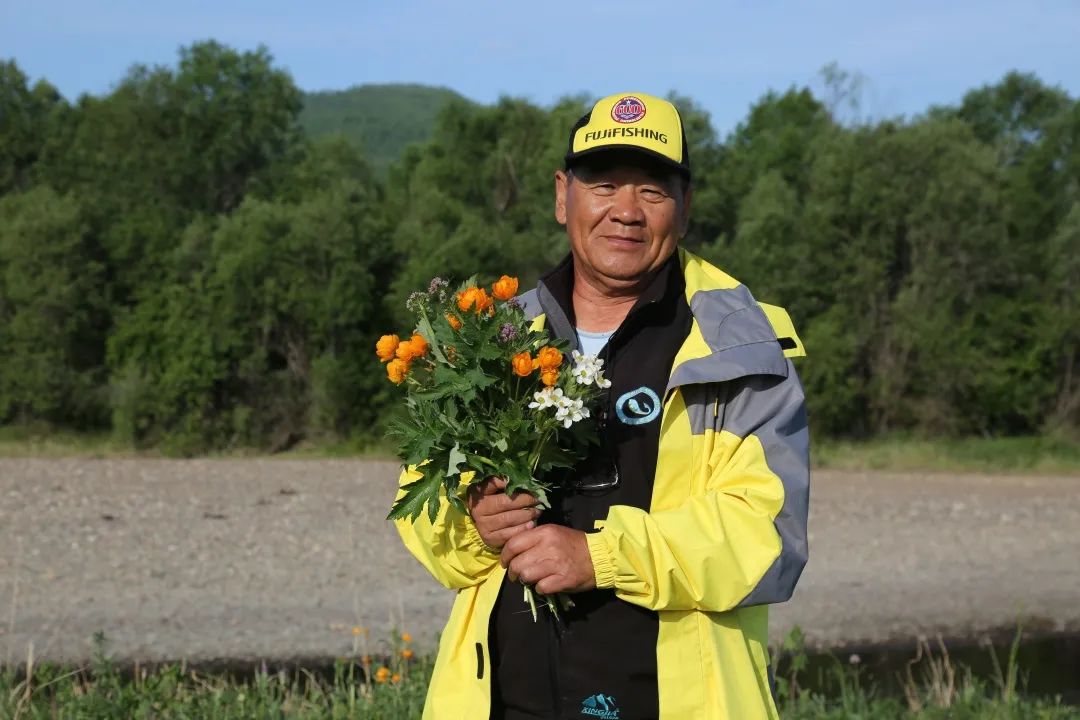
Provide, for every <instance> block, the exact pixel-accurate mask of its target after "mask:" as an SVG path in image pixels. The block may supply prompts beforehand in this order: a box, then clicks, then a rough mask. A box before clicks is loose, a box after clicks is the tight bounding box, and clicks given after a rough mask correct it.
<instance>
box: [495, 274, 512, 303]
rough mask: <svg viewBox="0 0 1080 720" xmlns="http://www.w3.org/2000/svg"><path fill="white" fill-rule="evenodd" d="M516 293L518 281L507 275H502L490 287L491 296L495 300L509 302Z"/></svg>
mask: <svg viewBox="0 0 1080 720" xmlns="http://www.w3.org/2000/svg"><path fill="white" fill-rule="evenodd" d="M517 291H518V279H517V278H513V277H510V276H509V275H503V276H502V277H501V278H499V279H498V280H496V281H495V284H494V285H492V286H491V294H492V295H494V296H495V299H496V300H509V299H510V298H512V297H514V296H515V295H517Z"/></svg>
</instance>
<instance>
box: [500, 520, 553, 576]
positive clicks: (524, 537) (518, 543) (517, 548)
mask: <svg viewBox="0 0 1080 720" xmlns="http://www.w3.org/2000/svg"><path fill="white" fill-rule="evenodd" d="M542 535H543V531H542V530H541V529H538V528H532V529H530V530H529V531H527V532H520V533H518V534H516V535H514V537H512V538H510V539H509V540H508V541H507V542H506V544H505V545H503V549H502V554H501V555H500V556H499V562H500V563H502V566H503V567H506V568H508V567H510V563H512V562H513V561H514V558H516V557H517V556H518V555H520V554H522V553H523V552H526V551H527V550H528V549H529V548H531V547H532V546H534V545H536V543H538V542H540V540H541V538H542Z"/></svg>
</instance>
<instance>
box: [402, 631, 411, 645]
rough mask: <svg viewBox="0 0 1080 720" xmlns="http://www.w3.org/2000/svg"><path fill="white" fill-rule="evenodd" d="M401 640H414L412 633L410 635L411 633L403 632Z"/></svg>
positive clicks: (406, 641)
mask: <svg viewBox="0 0 1080 720" xmlns="http://www.w3.org/2000/svg"><path fill="white" fill-rule="evenodd" d="M401 642H403V643H411V642H412V635H410V634H409V633H401Z"/></svg>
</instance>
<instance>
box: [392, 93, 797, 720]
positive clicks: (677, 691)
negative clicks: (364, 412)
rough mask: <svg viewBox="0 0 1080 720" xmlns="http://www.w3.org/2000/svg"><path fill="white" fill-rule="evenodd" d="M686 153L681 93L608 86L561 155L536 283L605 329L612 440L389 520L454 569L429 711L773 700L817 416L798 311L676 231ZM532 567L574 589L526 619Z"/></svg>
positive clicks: (558, 310) (623, 709) (684, 714)
mask: <svg viewBox="0 0 1080 720" xmlns="http://www.w3.org/2000/svg"><path fill="white" fill-rule="evenodd" d="M690 180H691V173H690V165H689V158H688V153H687V148H686V138H685V133H684V131H683V126H682V120H681V118H680V116H679V113H678V110H677V109H676V108H675V107H674V106H673V105H671V104H670V103H668V102H666V101H664V100H661V99H659V98H655V97H651V96H648V95H644V94H640V93H636V94H620V95H613V96H610V97H607V98H604V99H602V100H600V101H599V102H598V103H597V104H596V105H595V106H594V107H593V109H592V111H591V112H590V113H589V114H587V115H585V116H584V117H582V118H581V120H579V121H578V123H577V124H576V125H575V126H574V128H573V129H572V130H571V134H570V142H569V148H568V152H567V154H566V166H565V168H564V170H561V171H559V172H556V174H555V217H556V219H557V220H558V221H559V222H560V223H561V224H563V225H565V226H566V230H567V235H568V237H569V240H570V248H571V253H570V255H569V256H568V257H567V258H566V260H564V261H563V262H562V263H561V264H560V265H559V266H558V267H557V268H555V269H554V270H553V271H552V272H551V273H549V274H548V275H547V276H545V277H544V278H543V279H542V280H541V282H540V284H539V285H538V287H537V288H536V289H535V290H533V291H531V292H529V293H526V294H525V295H524V296H523V297H522V298H521V300H522V302H523V303H524V304H525V306H526V310H527V312H529V314H530V315H533V316H536V318H537V321H538V322H540V323H543V326H544V327H545V328H546V329H547V331H548V332H549V333H551V334H553V335H555V336H557V337H561V338H563V339H566V340H568V341H570V342H571V343H573V344H574V345H575V346H576V347H579V348H582V347H584V348H585V350H586V351H587V352H596V351H598V352H599V354H600V356H601V357H602V358H604V360H605V366H604V369H605V374H606V376H607V377H608V379H610V380H611V382H612V387H611V388H610V390H609V397H608V399H607V400H606V407H605V408H604V409H603V411H602V412H601V413H600V414H599V415H600V416H599V417H598V418H597V422H598V428H599V432H600V437H601V446H600V447H599V448H598V449H597V450H596V451H595V452H593V453H592V455H591V456H590V457H589V458H588V459H587V460H586V461H585V462H583V463H582V464H581V465H580V466H579V467H576V468H574V471H573V472H571V473H569V474H568V476H567V477H565V478H562V479H561V481H560V483H559V490H558V491H556V492H553V493H552V498H551V499H552V507H551V509H550V510H547V511H544V512H543V513H541V512H540V511H539V510H538V509H537V508H536V507H535V498H532V497H530V496H528V495H518V496H515V497H509V496H507V495H506V494H505V493H503V492H502V489H503V487H505V484H504V483H503V481H501V480H499V479H496V478H490V479H488V480H486V481H484V482H483V483H480V484H478V485H476V486H474V488H473V490H472V492H471V493H470V495H469V498H468V506H469V509H470V513H469V515H468V516H465V515H463V514H461V513H458V512H456V511H455V510H453V509H452V508H449V507H447V508H445V509H444V510H443V511H442V513H441V514H440V515H439V517H438V519H437V520H436V522H435V523H434V525H433V524H431V523H429V522H427V520H426V518H424V517H422V518H421V519H420V520H419V521H418V522H417V523H416V524H415V525H414V524H412V523H410V522H408V521H403V522H399V523H398V525H397V527H398V530H399V532H400V533H401V535H402V537H403V539H404V541H405V543H406V545H407V546H408V548H409V549H410V550H411V551H412V552H413V553H414V554H415V555H416V556H417V558H418V559H419V560H420V561H421V562H422V563H423V564H424V565H425V566H426V567H427V568H428V569H429V570H430V571H431V572H432V573H433V574H434V575H435V577H436V578H437V579H439V580H440V581H441V582H443V583H444V584H445V585H447V586H448V587H451V588H456V589H459V590H460V592H459V593H458V597H457V601H456V603H455V605H454V608H453V611H452V613H451V616H450V620H449V622H448V623H447V626H446V630H445V631H444V633H443V636H442V639H441V642H440V647H439V655H438V660H437V662H436V667H435V671H434V675H433V678H432V683H431V686H430V689H429V694H428V701H427V705H426V707H425V711H424V717H425V718H433V719H439V718H480V719H483V718H489V717H490V718H496V719H505V720H521V719H524V718H588V717H592V718H607V719H614V718H618V719H619V720H636V719H637V718H662V719H663V720H669V719H671V720H674V719H675V718H678V719H679V720H686V719H689V718H709V719H712V718H716V719H720V718H725V719H732V720H734V719H738V720H745V719H753V718H775V717H776V709H775V706H774V704H773V700H772V695H771V692H770V668H769V667H768V652H767V649H766V643H767V631H768V609H767V604H768V603H773V602H782V601H784V600H787V599H788V598H789V597H790V595H791V592H792V590H793V589H794V586H795V583H796V581H797V580H798V577H799V574H800V572H801V571H802V567H803V565H804V564H805V562H806V558H807V544H806V513H807V503H808V486H809V471H808V433H807V426H806V413H805V407H804V402H803V393H802V388H801V386H800V384H799V381H798V378H797V376H796V373H795V370H794V368H793V366H792V364H791V361H790V359H789V358H790V357H794V356H797V355H802V354H803V353H802V345H801V343H800V342H799V340H798V338H797V337H796V335H795V333H794V330H793V329H792V327H791V322H790V320H789V319H788V318H787V315H786V313H784V311H783V310H780V309H779V308H773V307H770V306H764V305H760V304H758V303H757V302H756V301H755V300H754V298H753V297H752V296H751V294H750V292H749V291H748V290H747V289H746V288H745V287H744V286H742V285H741V284H739V282H738V281H736V280H734V279H733V278H731V277H730V276H728V275H726V274H725V273H723V272H721V271H720V270H718V269H717V268H715V267H713V266H711V265H709V264H707V263H705V262H704V261H702V260H700V259H699V258H697V257H695V256H693V255H692V254H690V253H688V252H686V251H684V250H681V249H679V248H678V243H679V240H680V239H681V238H682V237H683V235H684V234H685V232H686V228H687V223H688V221H689V217H690V201H691V186H690ZM518 581H520V582H522V583H526V584H529V585H532V586H533V587H534V588H535V590H537V591H538V592H540V593H547V594H553V593H566V594H567V595H568V597H570V598H571V599H572V600H573V602H574V606H573V607H572V608H570V609H569V610H567V611H566V612H564V613H561V614H560V617H559V618H558V619H556V618H554V617H553V616H551V615H550V614H548V613H542V614H541V617H540V618H539V620H538V621H537V622H535V623H534V622H533V621H532V618H531V615H530V614H529V613H528V610H527V608H526V605H525V603H524V600H523V598H522V589H521V586H520V584H518Z"/></svg>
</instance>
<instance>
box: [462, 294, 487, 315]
mask: <svg viewBox="0 0 1080 720" xmlns="http://www.w3.org/2000/svg"><path fill="white" fill-rule="evenodd" d="M491 305H492V300H491V298H490V297H488V294H487V291H486V290H484V289H483V288H478V287H470V288H465V289H464V290H462V291H461V292H459V293H458V294H457V306H458V309H459V310H461V312H468V311H469V309H470V308H471V309H473V310H474V311H475V312H476V314H477V315H479V314H480V313H482V312H484V311H485V310H487V309H488V308H489V307H491Z"/></svg>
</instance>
